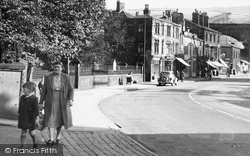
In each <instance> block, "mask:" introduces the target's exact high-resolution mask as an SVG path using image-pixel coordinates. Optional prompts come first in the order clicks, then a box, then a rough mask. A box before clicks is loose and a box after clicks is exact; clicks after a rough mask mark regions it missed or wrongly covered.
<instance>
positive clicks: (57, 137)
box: [56, 126, 62, 140]
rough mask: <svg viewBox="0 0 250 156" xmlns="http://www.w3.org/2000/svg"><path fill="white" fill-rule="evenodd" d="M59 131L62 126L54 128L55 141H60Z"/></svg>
mask: <svg viewBox="0 0 250 156" xmlns="http://www.w3.org/2000/svg"><path fill="white" fill-rule="evenodd" d="M61 129H62V126H60V127H57V128H56V139H58V140H60V139H61Z"/></svg>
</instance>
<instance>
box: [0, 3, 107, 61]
mask: <svg viewBox="0 0 250 156" xmlns="http://www.w3.org/2000/svg"><path fill="white" fill-rule="evenodd" d="M0 7H1V16H2V18H1V22H0V37H1V40H0V41H3V42H4V43H10V44H11V45H17V46H19V47H23V48H25V47H28V48H26V49H36V52H37V53H38V55H43V54H46V55H47V56H49V57H50V58H52V59H51V62H53V61H55V60H58V59H59V60H60V59H61V58H62V57H63V56H71V57H72V58H74V57H77V56H78V55H79V54H80V53H84V51H83V49H84V48H83V47H85V46H87V45H88V43H89V42H90V41H91V40H92V37H94V36H95V35H94V34H95V33H96V32H97V30H99V28H100V25H101V23H102V21H103V20H104V19H105V17H106V10H105V0H100V1H93V0H70V1H67V0H57V1H54V0H37V1H31V0H12V1H9V0H2V1H0Z"/></svg>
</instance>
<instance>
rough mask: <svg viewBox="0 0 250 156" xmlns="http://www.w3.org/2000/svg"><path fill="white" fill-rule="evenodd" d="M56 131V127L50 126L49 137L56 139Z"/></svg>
mask: <svg viewBox="0 0 250 156" xmlns="http://www.w3.org/2000/svg"><path fill="white" fill-rule="evenodd" d="M54 132H55V129H54V128H50V127H49V138H50V140H51V141H53V140H54Z"/></svg>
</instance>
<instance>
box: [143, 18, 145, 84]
mask: <svg viewBox="0 0 250 156" xmlns="http://www.w3.org/2000/svg"><path fill="white" fill-rule="evenodd" d="M143 40H144V43H143V65H144V66H143V67H144V68H143V81H144V82H145V81H146V18H144V39H143Z"/></svg>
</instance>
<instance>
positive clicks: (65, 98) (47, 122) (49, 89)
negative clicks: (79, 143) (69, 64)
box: [40, 62, 74, 145]
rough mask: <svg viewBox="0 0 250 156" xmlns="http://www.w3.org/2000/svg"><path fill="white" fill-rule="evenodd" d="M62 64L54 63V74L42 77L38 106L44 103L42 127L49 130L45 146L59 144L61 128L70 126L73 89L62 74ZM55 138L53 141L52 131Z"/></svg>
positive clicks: (67, 78) (68, 80) (66, 77)
mask: <svg viewBox="0 0 250 156" xmlns="http://www.w3.org/2000/svg"><path fill="white" fill-rule="evenodd" d="M62 69H63V64H62V63H61V62H56V63H55V64H54V72H53V73H51V74H49V75H48V76H46V77H44V85H43V88H42V94H41V98H40V104H43V102H44V101H45V103H44V121H43V122H44V123H43V124H44V127H48V128H49V134H50V135H49V137H50V139H49V140H48V141H47V144H50V145H53V144H61V143H62V142H61V140H60V133H61V128H62V126H64V127H65V129H68V128H69V127H71V126H72V115H71V109H70V106H72V105H73V96H74V89H73V86H72V84H71V82H70V79H69V77H68V76H67V75H66V74H64V73H62ZM55 129H56V137H55V139H54V130H55Z"/></svg>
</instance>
